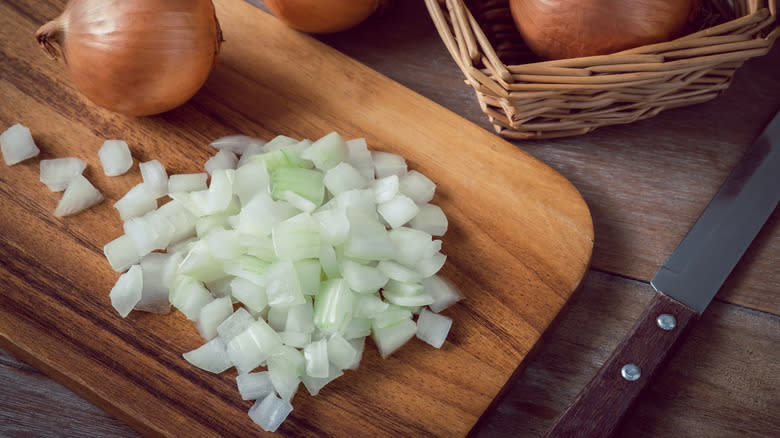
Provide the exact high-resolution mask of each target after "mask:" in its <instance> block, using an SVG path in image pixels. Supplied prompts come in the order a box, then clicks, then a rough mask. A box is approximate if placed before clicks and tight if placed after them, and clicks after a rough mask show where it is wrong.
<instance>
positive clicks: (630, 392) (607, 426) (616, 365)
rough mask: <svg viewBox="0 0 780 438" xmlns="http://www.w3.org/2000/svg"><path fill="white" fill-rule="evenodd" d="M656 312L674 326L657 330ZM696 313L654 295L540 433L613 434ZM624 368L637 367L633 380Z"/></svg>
mask: <svg viewBox="0 0 780 438" xmlns="http://www.w3.org/2000/svg"><path fill="white" fill-rule="evenodd" d="M661 315H664V316H671V317H672V318H673V321H674V325H673V326H671V328H670V329H662V328H661V327H660V325H659V324H658V323H657V320H658V318H659V317H660V316H661ZM697 316H698V314H697V313H696V312H695V311H694V310H693V309H691V308H689V307H687V306H685V305H683V304H681V303H679V302H678V301H675V300H674V299H672V298H669V297H667V296H665V295H663V294H661V293H658V294H656V295H655V296H654V297H653V299H652V300H650V303H649V304H648V305H647V307H646V308H645V311H644V312H643V313H642V315H640V316H639V320H638V321H637V323H636V325H634V328H633V329H631V331H630V333H629V334H628V336H626V337H625V338H624V339H623V340H622V341H621V342H620V344H618V346H617V347H615V351H614V352H612V354H611V355H610V356H609V358H607V360H606V362H604V365H602V367H601V369H600V370H599V372H598V373H596V376H595V377H593V380H591V381H590V382H589V383H588V384H587V385H585V387H584V388H583V389H582V391H581V392H580V393H579V394H578V395H577V397H576V398H575V399H574V401H573V402H572V404H571V405H570V406H569V407H567V408H566V410H565V411H564V412H563V414H561V416H560V417H559V418H558V419H557V420H556V421H555V424H554V425H553V426H552V427H551V428H550V431H549V432H548V433H547V434H546V435H545V436H546V437H547V438H564V437H572V436H582V437H593V438H597V437H601V438H607V437H610V436H612V434H613V433H614V431H615V429H616V428H617V427H618V425H619V424H620V421H621V420H622V419H623V417H624V416H625V414H626V413H627V412H628V410H629V409H630V408H631V406H632V405H633V404H634V402H635V401H636V399H637V398H638V397H639V394H640V393H641V392H642V390H643V389H644V388H645V386H647V384H648V383H649V382H650V381H651V380H652V378H653V376H654V375H655V374H656V372H657V371H658V369H659V368H660V367H661V366H662V365H663V364H665V362H666V360H667V359H668V358H669V357H670V356H671V355H672V354H673V353H674V351H675V347H676V345H677V343H678V342H679V341H680V340H681V339H682V336H683V335H684V334H685V332H686V331H687V328H688V325H689V324H690V323H691V322H692V321H695V320H696V319H697ZM625 366H634V367H637V369H638V372H639V375H636V376H635V377H632V378H629V377H630V376H626V375H623V367H625ZM624 377H625V378H624Z"/></svg>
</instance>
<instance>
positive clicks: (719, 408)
mask: <svg viewBox="0 0 780 438" xmlns="http://www.w3.org/2000/svg"><path fill="white" fill-rule="evenodd" d="M250 3H253V4H255V5H258V6H262V2H261V1H260V0H251V1H250ZM10 4H11V3H4V6H3V7H5V5H10ZM58 7H59V4H55V3H49V2H43V3H40V4H39V5H38V7H37V8H36V9H37V11H36V12H33V13H29V12H26V14H28V15H30V16H31V17H32V18H31V19H32V21H37V22H39V23H42V22H43V21H45V20H47V19H49V18H51V17H52V16H54V15H56V14H57V13H58V12H59V11H58V10H57V8H58ZM38 11H40V12H38ZM3 13H5V10H3ZM15 38H22V39H23V38H24V35H21V34H20V35H17V36H15ZM15 38H14V39H15ZM318 39H320V40H321V41H324V42H325V43H327V44H328V45H331V46H332V47H335V48H336V49H338V50H340V51H342V52H344V53H346V54H347V55H349V56H351V57H353V58H355V59H357V60H359V61H360V62H363V63H365V64H366V65H368V66H369V67H371V68H373V69H375V70H377V71H379V72H381V73H382V74H384V75H386V76H388V77H390V78H392V79H394V80H396V81H398V82H400V83H401V84H403V85H405V86H406V87H409V88H410V89H412V90H414V91H416V92H418V93H420V94H421V95H423V96H425V97H428V98H430V99H432V100H434V101H435V102H438V103H440V104H442V105H443V106H445V107H446V108H449V109H451V110H452V111H454V112H456V113H457V114H459V115H461V116H463V117H464V118H466V119H468V120H470V121H472V122H473V123H476V124H478V125H479V126H482V127H483V128H484V129H485V130H488V131H492V128H491V127H490V124H489V123H488V121H487V117H486V116H485V115H484V114H483V113H482V111H481V110H480V109H479V105H478V102H477V100H476V98H475V96H474V93H473V92H472V91H471V89H470V88H469V87H468V86H467V85H465V84H464V82H463V77H462V75H461V73H460V71H459V70H458V68H457V67H456V66H455V64H454V62H452V60H451V59H450V58H449V54H448V53H447V52H446V50H445V49H444V46H443V44H442V43H441V41H440V39H439V38H438V35H437V34H436V31H435V29H434V28H433V25H432V24H431V22H430V18H429V17H428V16H427V12H426V11H425V6H424V4H423V2H419V1H416V0H397V1H395V2H394V7H393V8H392V9H390V10H389V11H388V12H387V13H386V14H384V15H383V16H380V17H374V18H371V19H370V20H369V21H367V22H366V23H364V24H363V25H361V26H358V27H357V28H355V29H352V30H350V31H348V32H344V33H341V34H337V35H331V36H325V37H319V38H318ZM9 44H11V40H0V48H2V49H7V48H8V47H9ZM257 44H260V43H259V42H257ZM32 46H34V44H31V49H30V50H37V49H36V48H35V47H32ZM3 53H4V52H3V51H2V50H0V55H2V54H3ZM7 61H8V60H7V59H6V58H3V59H2V62H3V64H2V65H3V66H5V65H6V64H5V62H7ZM3 70H4V67H0V74H2V71H3ZM778 71H780V46H778V45H776V46H775V47H774V48H773V50H772V51H771V52H770V53H769V54H768V55H766V56H764V57H761V58H755V59H752V60H750V61H748V62H746V63H745V64H744V65H743V66H742V67H741V68H740V69H739V70H738V71H737V74H736V75H735V77H734V81H733V83H732V85H731V87H730V88H729V89H728V90H727V91H726V92H725V94H724V95H722V96H720V97H718V98H717V99H715V100H713V101H712V102H708V103H705V104H698V105H694V106H691V107H685V108H678V109H675V110H670V111H667V112H663V113H661V114H660V115H658V116H656V117H654V118H652V119H649V120H644V121H641V122H636V123H632V124H629V125H622V126H612V127H607V128H601V129H599V130H597V131H595V132H593V133H591V134H588V135H585V136H579V137H572V138H565V139H556V140H545V141H541V140H540V141H525V142H516V143H515V144H516V145H517V146H518V147H520V148H521V149H523V150H525V151H527V152H529V153H531V154H532V155H534V156H535V157H537V158H539V159H540V160H542V161H543V162H545V163H547V164H549V165H550V166H552V167H553V168H555V169H556V170H557V171H558V172H560V173H561V174H563V175H564V176H565V177H566V178H568V179H569V180H571V181H572V182H573V183H574V185H575V186H576V187H577V188H578V189H579V191H580V192H581V193H582V194H583V196H584V198H585V199H586V201H587V202H588V205H589V207H590V210H591V213H592V215H593V220H594V225H595V229H596V247H595V250H594V254H593V266H594V269H592V270H591V271H590V273H589V274H588V276H587V277H586V278H585V280H584V282H583V287H582V290H581V291H579V292H578V294H577V295H576V296H575V297H574V299H573V301H570V303H569V306H568V309H567V311H566V312H565V313H564V314H563V315H562V316H561V318H560V320H559V323H558V324H557V326H555V327H554V328H552V329H551V330H549V331H548V332H547V333H546V336H545V338H544V340H545V342H543V343H542V345H541V346H540V347H539V349H538V352H537V353H536V354H535V356H534V358H533V359H532V360H530V361H526V365H527V366H526V368H525V369H524V370H523V372H522V373H519V374H518V375H517V379H516V380H515V381H514V383H512V384H510V385H508V387H507V390H506V391H505V395H504V397H503V398H502V399H501V400H500V402H499V403H496V405H495V407H494V409H491V410H490V411H489V412H487V413H486V414H485V415H484V417H483V421H482V422H481V423H480V424H479V425H478V426H477V427H476V428H475V429H474V431H473V433H472V435H473V436H475V437H479V438H482V437H502V438H503V437H506V436H517V437H539V436H542V435H544V433H545V432H546V431H547V430H548V429H549V428H550V427H551V425H552V424H553V422H554V420H555V419H556V417H557V416H558V415H559V414H560V413H561V412H562V411H563V410H564V409H565V408H566V406H567V405H568V404H569V403H570V402H571V401H572V400H573V399H574V398H575V397H576V395H577V394H578V392H579V391H580V390H581V389H582V388H583V387H584V386H585V385H586V384H587V382H588V381H589V380H590V378H592V377H593V376H594V375H595V373H596V372H597V370H598V368H599V367H600V365H601V364H603V363H604V361H605V360H606V358H607V357H608V356H609V354H610V352H611V351H612V350H613V349H614V348H615V346H617V344H618V342H619V341H620V340H621V339H622V337H623V336H624V335H625V334H626V333H628V332H629V330H630V329H631V327H632V326H633V324H634V323H635V321H636V320H637V318H638V317H639V315H640V314H641V313H642V311H643V309H644V307H645V305H646V304H647V303H648V302H649V301H650V299H651V297H652V296H653V294H654V291H653V290H652V288H651V287H650V286H649V285H648V284H647V283H646V281H647V280H648V279H649V278H650V277H651V276H652V275H653V273H654V272H655V271H656V270H657V269H658V267H659V266H660V265H661V263H663V261H664V260H665V259H666V257H668V255H669V254H670V253H671V251H672V250H673V249H674V248H675V247H676V246H677V244H678V243H679V241H680V240H681V239H682V237H683V236H684V234H685V232H686V231H687V230H688V229H689V228H690V227H691V225H692V224H693V222H694V221H695V219H696V217H698V215H699V213H700V212H701V210H702V209H703V208H704V207H705V206H706V204H707V202H708V200H709V198H710V197H711V196H712V195H713V194H714V193H715V191H716V190H717V188H718V186H719V185H720V184H721V183H722V181H723V179H725V177H726V175H727V174H728V173H729V171H730V169H731V168H732V167H733V166H734V164H735V163H736V162H737V161H738V159H739V157H740V154H741V151H742V150H743V149H744V148H746V147H747V146H748V145H749V144H750V142H751V141H752V140H753V139H754V138H755V136H756V135H758V133H759V132H760V131H761V129H762V128H763V126H764V125H765V124H766V123H767V122H768V121H769V119H770V118H771V116H772V114H774V113H775V112H776V111H777V109H778V108H780V93H778V92H777V90H779V89H780V75H778V73H777V72H778ZM35 72H36V69H32V70H31V71H29V73H27V74H35ZM57 84H58V85H61V86H64V87H66V88H67V86H68V85H67V82H65V81H64V80H63V81H59V82H57ZM64 95H67V93H65V94H64ZM6 97H7V95H6V94H5V91H4V90H0V109H2V108H6V111H7V113H8V114H12V115H13V114H14V113H15V111H16V109H15V108H14V107H13V106H7V105H5V102H9V101H11V102H15V100H14V97H13V96H10V97H8V98H7V99H6ZM60 97H62V96H60ZM57 99H58V97H57V96H56V95H52V96H51V97H50V99H49V100H50V101H51V102H54V101H56V100H57ZM51 102H50V103H51ZM78 102H79V100H78V99H76V104H78ZM76 108H77V109H78V111H84V110H85V109H86V107H84V106H83V105H77V106H76ZM34 109H37V108H34ZM57 111H62V112H63V113H67V112H68V111H67V108H63V109H61V110H57ZM50 113H52V111H51V110H48V111H47V114H50ZM71 116H72V117H75V115H71ZM101 117H102V116H101ZM63 120H65V119H63ZM90 120H92V121H93V126H92V129H93V130H94V131H95V132H96V133H97V134H96V136H95V137H94V138H97V137H99V136H101V135H103V134H105V133H111V132H115V131H114V130H116V132H122V130H123V128H121V127H118V125H117V124H116V121H113V120H111V121H104V120H103V119H102V118H95V119H90ZM199 120H200V119H197V118H194V119H193V120H192V124H193V125H197V124H198V121H199ZM225 123H230V121H225ZM187 134H188V133H187V132H184V133H176V134H174V137H175V136H178V135H187ZM209 134H214V133H213V132H210V133H209ZM216 134H217V135H218V134H219V132H216ZM82 138H86V139H87V140H89V139H91V138H93V137H89V136H87V135H84V136H83V137H82ZM47 142H48V143H49V144H50V145H56V144H57V143H58V138H57V137H56V136H51V137H50V138H47ZM473 147H479V146H477V145H475V146H473ZM43 152H44V153H45V152H46V151H45V150H44V151H43ZM133 152H134V154H136V153H139V154H144V151H143V150H139V149H136V150H134V151H133ZM199 153H200V152H199ZM155 154H157V151H155V152H154V154H152V153H150V154H149V156H148V157H145V158H149V157H153V156H154V155H155ZM206 155H207V154H206V153H205V151H204V152H203V155H202V156H200V155H199V156H198V157H196V158H195V159H194V161H195V162H197V161H199V160H201V159H202V157H203V156H206ZM166 165H174V166H177V171H180V170H181V169H182V168H183V167H182V166H181V165H180V164H179V165H177V164H176V163H166ZM88 171H89V169H88ZM133 171H134V172H137V170H136V169H135V168H134V169H133ZM0 173H1V172H0ZM31 174H33V173H32V172H31ZM31 177H33V178H34V176H31ZM117 186H118V187H116V189H115V190H116V192H115V194H117V193H120V192H121V191H122V190H126V188H127V187H120V186H122V184H117ZM109 187H110V189H111V190H114V188H113V187H111V186H109ZM128 187H129V186H128ZM40 202H46V203H47V204H46V205H45V207H46V208H49V207H51V208H53V206H54V200H53V199H49V198H46V199H42V200H40ZM779 219H780V212H778V211H776V212H775V214H774V215H773V217H772V218H771V219H770V222H769V223H768V224H767V226H765V228H764V229H763V230H762V232H761V233H760V234H759V236H758V238H757V239H756V241H755V242H754V243H753V245H752V246H751V248H750V249H749V250H748V253H747V254H746V255H745V257H743V259H742V261H741V262H740V263H739V265H738V266H737V268H736V269H735V271H734V273H732V275H731V277H730V278H729V279H728V281H727V282H726V284H725V285H724V286H723V288H722V289H721V291H720V292H719V294H718V296H717V298H716V301H715V302H713V304H712V305H711V306H710V307H709V308H708V310H707V311H706V312H705V313H704V315H703V316H702V318H701V319H700V320H699V321H698V322H697V323H696V324H695V326H694V327H693V328H692V330H691V332H690V334H689V335H688V336H687V339H686V340H685V341H684V342H683V344H682V345H681V346H680V348H679V349H678V352H677V354H676V355H675V356H674V357H673V358H672V359H671V361H670V362H669V364H668V365H667V366H666V367H665V368H664V369H663V370H662V371H661V373H660V374H659V375H658V376H657V377H656V379H654V381H653V382H651V384H650V386H649V387H648V388H647V391H645V393H644V394H643V395H642V396H641V397H640V398H639V400H638V401H637V404H636V405H635V408H634V409H633V410H632V411H631V412H629V414H628V416H627V418H626V419H625V421H624V423H623V425H622V426H621V428H620V429H619V430H618V432H617V436H620V437H632V438H633V437H638V438H656V437H660V436H681V437H698V436H706V437H714V438H732V437H735V436H739V437H745V438H765V437H769V436H774V435H775V434H776V431H777V430H779V429H780V412H779V411H778V410H777V409H776V408H775V407H776V406H778V405H780V396H778V392H777V388H780V377H778V376H780V349H778V348H777V345H780V317H778V315H780V311H779V309H780V294H778V293H777V291H778V290H780V264H778V263H777V260H779V259H780V220H779ZM1 234H3V230H2V229H0V235H1ZM1 259H2V257H0V260H1ZM0 306H2V299H0ZM7 371H8V373H9V376H10V377H9V379H8V382H9V385H13V387H15V388H17V389H18V390H17V391H14V392H12V391H8V392H6V391H0V412H6V413H8V414H7V416H8V417H10V418H12V419H16V423H15V424H16V425H17V426H18V430H19V435H20V436H31V435H32V436H41V435H48V436H61V434H60V427H61V425H62V424H63V423H65V422H67V421H66V420H67V417H62V416H58V415H57V414H56V413H55V412H52V413H51V415H49V416H46V417H42V416H39V415H36V411H34V410H25V411H23V412H22V411H21V410H15V411H11V410H10V409H11V408H10V407H9V406H12V405H13V404H9V403H8V402H7V401H6V400H7V399H5V398H3V396H4V395H5V394H9V397H11V396H12V395H11V394H13V396H15V397H16V398H15V399H14V403H18V405H29V406H34V405H37V404H38V403H40V400H41V399H42V398H44V399H45V397H46V395H47V394H59V393H60V391H62V390H61V387H60V386H59V385H58V384H56V383H54V382H53V381H51V380H46V379H44V378H43V377H41V379H40V382H39V383H40V385H41V386H40V387H38V389H39V390H36V391H24V390H22V389H19V388H24V387H25V385H26V382H27V380H26V379H25V378H24V376H25V374H24V372H22V371H16V369H15V368H13V369H7ZM9 388H11V386H9ZM58 388H59V389H58ZM53 402H55V403H59V404H60V405H61V406H62V408H63V409H66V407H68V406H70V407H73V408H74V409H81V407H82V406H83V405H84V404H85V403H87V402H85V401H84V400H83V399H80V398H78V397H73V396H72V395H70V396H65V395H63V396H61V397H60V396H57V397H56V399H54V400H53ZM3 418H5V417H3ZM10 421H13V420H10ZM110 423H111V421H108V420H105V417H100V416H95V417H94V418H93V422H92V423H85V424H83V425H82V426H83V427H84V428H85V430H89V429H92V430H93V433H91V434H89V435H88V436H94V437H98V436H125V435H114V434H113V433H105V432H104V430H105V429H104V428H105V427H108V426H107V425H109V424H110ZM1 434H2V433H1V432H0V435H1ZM132 434H133V433H132V432H128V435H127V436H130V435H132Z"/></svg>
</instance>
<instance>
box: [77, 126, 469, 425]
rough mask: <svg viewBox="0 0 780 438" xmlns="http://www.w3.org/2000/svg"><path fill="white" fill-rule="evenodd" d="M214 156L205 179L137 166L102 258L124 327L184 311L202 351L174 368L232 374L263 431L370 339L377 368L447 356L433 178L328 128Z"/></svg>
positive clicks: (449, 298) (451, 298) (243, 144)
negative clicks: (315, 136)
mask: <svg viewBox="0 0 780 438" xmlns="http://www.w3.org/2000/svg"><path fill="white" fill-rule="evenodd" d="M212 146H214V147H215V148H217V149H218V151H217V152H216V153H215V155H214V156H212V158H211V159H210V160H209V161H208V162H207V164H206V165H205V168H206V171H207V173H206V172H203V173H191V174H181V175H170V176H168V175H167V173H166V172H165V169H164V168H163V167H162V165H161V164H159V161H157V160H151V161H149V162H146V163H141V170H142V177H143V180H144V181H143V183H141V184H138V185H137V186H135V187H134V188H132V189H131V190H130V191H129V192H128V193H127V194H126V195H125V196H124V197H123V198H122V199H120V201H118V202H117V205H116V207H117V210H118V211H119V213H120V217H121V218H122V220H123V228H124V234H123V235H121V236H120V237H118V238H117V239H115V240H113V241H111V242H109V243H108V244H107V245H106V246H105V247H104V253H105V255H106V258H107V259H108V261H109V263H110V264H111V267H112V268H113V269H114V270H116V271H117V272H123V271H125V270H128V269H130V271H128V272H127V273H125V274H122V275H121V276H120V279H119V280H117V283H116V284H115V285H114V288H113V289H112V292H111V299H112V303H113V304H114V305H115V307H116V308H117V311H118V312H120V314H121V315H122V316H126V315H127V313H128V312H129V311H130V310H129V309H135V310H140V309H143V310H145V311H153V312H154V311H157V312H167V311H168V310H169V309H170V307H171V305H172V306H173V307H174V308H176V309H178V310H179V311H180V312H182V313H183V314H184V315H185V316H186V317H187V318H188V319H190V320H192V321H193V323H194V326H195V327H196V328H197V330H198V332H199V333H200V335H201V337H202V338H203V339H204V342H205V343H204V344H203V345H202V346H201V347H200V348H197V349H195V350H192V351H189V352H187V353H184V358H185V359H186V360H187V361H189V362H191V363H192V364H194V365H195V366H197V367H199V368H202V369H204V370H207V371H210V372H214V373H220V372H222V371H224V370H226V369H228V368H230V367H235V368H236V370H237V372H238V377H237V380H236V382H237V385H238V387H239V388H238V389H239V392H240V394H241V397H242V398H244V399H247V400H258V402H257V403H256V404H255V405H254V406H253V407H252V409H251V410H250V416H252V418H253V420H255V421H256V422H257V423H258V424H260V425H261V426H262V427H264V428H266V427H267V428H268V430H276V428H277V427H278V426H279V424H280V423H281V421H283V420H284V418H285V417H286V416H287V415H288V414H289V410H291V409H292V406H291V405H290V404H289V401H290V400H291V399H292V398H293V397H294V395H295V394H296V392H297V390H298V388H299V386H300V384H301V383H303V384H304V386H305V387H306V389H307V390H308V391H309V393H310V394H312V395H315V394H317V393H318V392H319V391H321V390H322V388H323V387H324V386H325V385H326V384H327V383H329V382H331V381H332V380H333V379H335V378H337V377H339V376H342V375H343V373H344V371H343V370H347V369H350V370H354V369H357V368H358V366H359V363H360V360H361V357H362V355H363V352H364V347H365V340H366V338H368V337H371V338H372V339H373V341H374V343H375V345H376V346H377V349H378V350H379V353H380V355H381V356H382V357H387V356H389V355H391V354H392V353H393V352H395V351H396V350H397V349H398V348H400V347H401V346H402V345H403V344H405V343H406V342H408V341H409V340H410V339H412V338H414V337H415V335H417V337H419V338H420V339H421V340H423V341H425V342H428V343H431V344H432V345H434V346H436V347H441V345H442V343H443V342H444V339H445V338H446V335H447V333H448V331H449V325H448V324H451V322H452V321H451V320H450V319H449V318H446V317H444V316H441V317H439V315H438V314H437V313H435V312H439V311H441V310H443V309H445V308H446V307H448V306H450V305H452V304H453V303H454V302H457V301H458V300H460V299H461V296H460V294H459V293H458V292H457V290H456V289H454V288H453V287H452V286H451V285H450V284H449V283H447V282H446V281H445V280H444V279H443V278H442V277H439V276H438V275H437V273H438V272H439V270H440V269H441V267H442V265H443V264H444V263H445V261H446V256H445V255H444V254H442V252H441V248H442V242H441V240H434V239H433V236H434V235H442V234H444V232H445V231H446V229H447V221H446V217H444V213H443V211H442V210H441V209H440V208H439V207H437V206H436V205H434V204H431V203H430V202H431V200H432V199H433V195H434V192H435V189H436V185H435V184H434V183H433V182H432V181H431V180H430V179H428V178H427V177H425V176H424V175H423V174H421V173H419V172H417V171H415V170H409V169H408V168H407V163H406V161H405V160H404V159H403V157H401V156H400V155H396V154H392V153H389V152H376V151H370V150H369V149H368V146H367V144H366V142H365V139H354V140H349V141H344V139H343V138H342V137H341V136H340V135H338V134H337V133H335V132H333V133H330V134H328V135H326V136H324V137H322V138H320V139H319V140H317V141H314V142H312V141H310V140H296V139H293V138H290V137H285V136H277V137H275V138H274V139H273V140H271V141H270V142H268V143H264V142H262V141H260V140H257V139H253V138H251V137H245V136H229V137H224V138H222V139H218V140H217V141H215V142H214V143H213V144H212ZM237 154H240V155H241V157H240V158H239V157H237V156H236V155H237ZM144 169H146V173H144ZM208 174H211V180H210V181H209V179H208ZM163 182H164V184H163ZM151 185H156V186H157V190H156V191H155V190H150V189H149V187H150V186H151ZM66 193H67V190H66ZM150 193H151V195H150ZM166 194H167V196H168V198H170V200H169V201H168V202H165V200H163V201H162V202H161V205H160V207H159V208H158V207H157V206H156V204H157V197H158V196H162V195H166ZM63 197H64V196H63ZM153 204H154V205H153ZM160 251H166V252H160ZM131 280H132V281H131ZM139 291H140V292H139ZM426 306H430V309H429V308H428V307H426ZM234 308H235V310H234ZM442 318H443V319H442ZM445 325H446V327H445ZM260 367H265V370H261V371H260V372H254V371H255V370H256V369H257V368H260ZM288 409H289V410H288Z"/></svg>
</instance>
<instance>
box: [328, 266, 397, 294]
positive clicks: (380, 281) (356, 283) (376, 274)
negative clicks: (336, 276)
mask: <svg viewBox="0 0 780 438" xmlns="http://www.w3.org/2000/svg"><path fill="white" fill-rule="evenodd" d="M380 263H381V262H380ZM339 268H340V271H341V275H342V276H343V277H344V280H346V282H347V284H348V285H349V287H350V288H351V289H352V290H353V291H355V292H361V293H363V292H368V293H371V292H376V291H377V290H379V288H381V287H383V286H384V285H385V284H386V283H387V280H388V276H387V274H386V273H385V272H383V271H382V270H380V269H378V268H377V267H375V266H370V265H362V264H360V263H357V262H355V261H353V260H349V259H344V260H342V261H341V264H340V265H339Z"/></svg>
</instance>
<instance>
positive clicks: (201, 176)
mask: <svg viewBox="0 0 780 438" xmlns="http://www.w3.org/2000/svg"><path fill="white" fill-rule="evenodd" d="M208 179H209V174H208V173H206V172H201V173H182V174H177V175H170V176H168V190H167V193H186V192H196V191H198V190H206V189H207V188H208Z"/></svg>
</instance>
